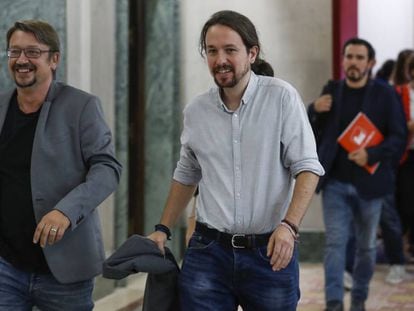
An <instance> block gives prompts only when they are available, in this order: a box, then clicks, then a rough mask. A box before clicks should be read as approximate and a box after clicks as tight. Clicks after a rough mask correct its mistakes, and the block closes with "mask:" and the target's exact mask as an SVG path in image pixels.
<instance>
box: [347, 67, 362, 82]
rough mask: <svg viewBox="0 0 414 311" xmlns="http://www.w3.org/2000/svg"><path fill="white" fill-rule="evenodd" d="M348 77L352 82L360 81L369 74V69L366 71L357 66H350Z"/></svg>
mask: <svg viewBox="0 0 414 311" xmlns="http://www.w3.org/2000/svg"><path fill="white" fill-rule="evenodd" d="M351 70H352V71H353V72H356V73H357V74H351V73H350V71H351ZM345 74H346V78H347V79H348V80H350V81H352V82H359V81H361V80H362V79H364V78H365V76H366V75H367V74H368V70H365V71H364V72H361V71H360V70H359V69H358V68H356V67H350V68H348V70H347V71H346V73H345Z"/></svg>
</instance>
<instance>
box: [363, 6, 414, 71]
mask: <svg viewBox="0 0 414 311" xmlns="http://www.w3.org/2000/svg"><path fill="white" fill-rule="evenodd" d="M358 13H359V14H358V36H359V37H361V38H364V39H366V40H368V41H369V42H370V43H371V44H372V45H373V46H374V49H375V51H376V54H377V65H376V66H375V68H374V71H377V70H378V68H379V67H380V66H381V65H382V64H383V62H384V61H385V60H387V59H395V60H396V59H397V55H398V53H399V52H400V51H401V50H403V49H407V48H411V49H412V48H414V20H413V18H414V16H413V15H414V1H412V0H392V1H390V0H359V2H358Z"/></svg>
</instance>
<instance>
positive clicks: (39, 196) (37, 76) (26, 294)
mask: <svg viewBox="0 0 414 311" xmlns="http://www.w3.org/2000/svg"><path fill="white" fill-rule="evenodd" d="M7 55H8V68H9V71H10V76H11V78H12V79H13V80H14V82H15V84H16V89H15V90H12V91H10V92H7V93H2V94H0V310H28V309H29V310H30V309H31V308H32V307H33V306H36V307H38V308H39V309H41V310H77V311H78V310H92V308H93V301H92V290H93V278H94V277H95V276H96V275H97V274H99V273H100V272H101V267H102V262H103V260H104V251H103V244H102V236H101V228H100V221H99V217H98V212H97V209H96V207H97V206H98V205H99V204H100V203H101V202H102V201H103V200H105V198H107V197H108V196H109V195H110V194H111V193H112V192H113V191H114V190H115V188H116V187H117V184H118V181H119V177H120V173H121V165H120V164H119V163H118V161H117V160H116V159H115V157H114V148H113V144H112V142H111V140H112V138H111V133H110V130H109V128H108V126H107V125H106V123H105V120H104V115H103V112H102V108H101V105H100V101H99V99H98V98H97V97H95V96H93V95H90V94H88V93H85V92H83V91H81V90H78V89H75V88H73V87H70V86H68V85H65V84H63V83H58V82H56V81H54V73H55V71H56V69H57V66H58V64H59V59H60V50H59V38H58V35H57V33H56V31H55V30H54V29H53V27H52V26H51V25H49V24H48V23H45V22H42V21H38V20H28V21H20V22H16V23H15V24H14V25H13V26H12V27H11V28H10V29H9V31H8V33H7Z"/></svg>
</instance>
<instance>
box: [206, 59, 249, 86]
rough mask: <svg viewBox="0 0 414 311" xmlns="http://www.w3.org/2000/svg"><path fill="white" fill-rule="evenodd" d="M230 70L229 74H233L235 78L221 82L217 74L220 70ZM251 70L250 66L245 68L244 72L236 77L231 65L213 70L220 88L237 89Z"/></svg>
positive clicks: (215, 80)
mask: <svg viewBox="0 0 414 311" xmlns="http://www.w3.org/2000/svg"><path fill="white" fill-rule="evenodd" d="M223 69H224V70H230V71H229V72H231V73H233V78H232V79H231V80H230V81H227V82H220V81H219V80H218V79H217V78H216V74H217V73H219V72H220V70H223ZM249 70H250V68H249V66H248V65H246V66H245V67H244V70H243V71H242V72H241V73H240V74H239V75H236V73H235V71H234V68H233V66H231V65H222V66H216V67H215V68H214V70H213V73H214V82H215V83H216V84H217V86H218V87H220V88H232V87H235V86H236V85H237V84H238V83H239V82H240V80H241V79H243V77H244V76H245V75H246V74H247V73H248V72H249Z"/></svg>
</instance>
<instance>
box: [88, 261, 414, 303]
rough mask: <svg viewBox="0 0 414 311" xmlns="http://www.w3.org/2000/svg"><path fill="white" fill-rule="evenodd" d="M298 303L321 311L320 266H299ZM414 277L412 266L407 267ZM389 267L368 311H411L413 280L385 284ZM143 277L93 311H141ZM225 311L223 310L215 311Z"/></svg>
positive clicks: (378, 279)
mask: <svg viewBox="0 0 414 311" xmlns="http://www.w3.org/2000/svg"><path fill="white" fill-rule="evenodd" d="M300 267H301V274H300V278H301V279H300V283H301V285H300V287H301V293H302V294H301V300H300V302H299V306H298V309H297V311H322V310H324V307H325V300H324V293H323V282H324V281H323V277H324V274H323V268H322V265H321V264H309V263H301V265H300ZM408 270H409V271H410V272H411V273H413V274H414V265H410V266H408ZM387 271H388V266H386V265H378V266H377V267H376V270H375V274H374V278H373V280H372V282H371V286H370V294H369V299H368V301H367V304H366V308H367V311H409V310H410V311H414V278H413V279H412V280H410V281H405V282H403V283H401V284H398V285H389V284H387V283H385V282H384V278H385V275H386V273H387ZM144 284H145V277H140V278H138V279H137V280H135V281H134V282H132V283H131V286H129V287H128V288H124V289H120V290H118V295H112V297H107V298H105V299H102V300H101V301H99V302H97V304H96V307H95V309H94V310H95V311H115V310H116V311H141V310H142V309H141V306H140V303H141V302H142V295H143V290H144ZM349 296H350V295H349V293H346V294H345V301H344V303H345V310H349V299H350V297H349ZM239 310H241V309H239ZM217 311H225V310H217Z"/></svg>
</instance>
